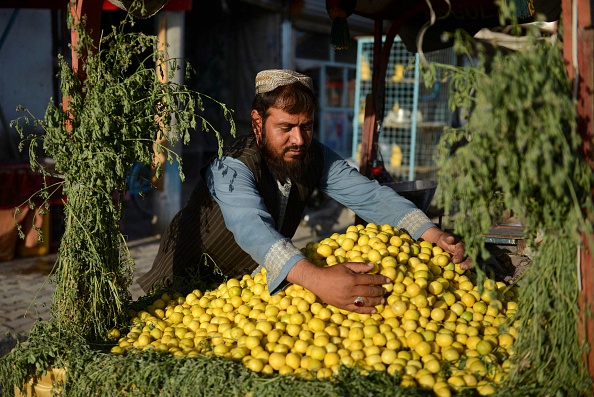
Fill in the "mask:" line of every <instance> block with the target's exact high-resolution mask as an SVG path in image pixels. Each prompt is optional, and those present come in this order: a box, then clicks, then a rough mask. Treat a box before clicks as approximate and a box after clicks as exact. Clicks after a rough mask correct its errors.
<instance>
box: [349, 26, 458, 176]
mask: <svg viewBox="0 0 594 397" xmlns="http://www.w3.org/2000/svg"><path fill="white" fill-rule="evenodd" d="M425 57H426V58H427V60H428V61H429V62H436V63H442V64H454V62H455V53H454V51H453V50H452V49H451V48H448V49H444V50H438V51H432V52H429V53H426V54H425ZM357 62H358V67H357V80H356V88H355V112H354V113H355V114H354V120H353V154H352V156H353V158H355V159H357V160H358V161H359V163H360V159H359V155H360V147H361V146H360V145H361V137H362V129H363V118H364V114H365V98H366V96H367V94H369V93H371V77H372V73H371V66H372V62H373V38H372V37H363V38H359V39H358V40H357ZM419 62H420V60H419V55H418V54H415V53H412V52H409V51H408V50H407V49H406V47H405V45H404V44H403V43H402V42H401V41H400V38H398V37H396V40H395V42H394V44H393V46H392V50H391V52H390V57H389V60H388V66H387V73H386V88H385V92H384V95H385V107H384V119H383V120H381V132H380V135H379V138H378V145H379V151H378V156H379V158H380V159H381V160H383V161H384V166H385V167H386V170H387V171H388V172H389V173H390V174H391V176H392V178H393V179H394V180H395V181H413V180H435V179H436V171H437V170H436V167H435V162H434V160H433V155H434V152H435V147H436V146H437V143H438V142H439V138H440V136H441V133H442V132H443V129H444V127H446V126H449V125H450V124H451V121H452V112H451V111H450V110H449V108H448V96H449V86H448V81H447V80H443V79H442V78H440V77H438V79H437V82H436V84H435V85H434V86H433V87H430V88H427V87H425V84H424V82H423V81H422V80H421V79H420V76H419Z"/></svg>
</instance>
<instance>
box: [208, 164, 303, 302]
mask: <svg viewBox="0 0 594 397" xmlns="http://www.w3.org/2000/svg"><path fill="white" fill-rule="evenodd" d="M205 178H206V181H207V184H208V186H209V189H210V192H211V195H212V196H213V198H214V199H215V200H216V201H217V203H218V204H219V206H220V208H221V211H222V213H223V217H224V218H225V226H226V227H227V228H228V229H229V230H230V231H231V232H232V233H233V237H234V239H235V242H236V243H237V244H238V245H239V246H240V247H241V248H242V249H243V250H244V251H245V252H247V253H248V254H250V256H251V257H252V259H254V261H255V262H257V263H258V264H259V265H260V267H258V269H257V270H256V271H259V270H260V269H261V268H262V267H265V268H266V270H267V281H268V288H269V290H270V292H271V293H274V292H275V291H276V290H278V288H279V286H281V283H282V282H283V281H284V280H285V278H286V276H287V274H288V272H289V270H290V268H291V267H292V266H293V265H294V264H295V263H296V262H297V261H299V260H301V259H303V258H305V256H304V255H303V254H302V253H301V251H300V250H299V249H298V248H297V247H295V246H294V245H293V243H292V242H291V240H290V239H289V238H286V237H285V236H283V235H282V234H280V233H279V232H278V231H277V230H276V225H275V222H274V219H273V218H272V216H271V215H270V213H269V212H268V209H267V208H266V206H265V204H264V201H263V199H262V197H261V196H260V193H259V192H258V189H257V186H256V181H255V179H254V175H253V174H252V172H251V171H250V170H249V169H248V168H247V166H246V165H245V164H244V163H242V162H241V161H239V160H236V159H233V158H230V157H224V158H222V159H216V160H215V161H213V163H212V164H211V165H210V166H209V167H208V168H207V170H206V172H205Z"/></svg>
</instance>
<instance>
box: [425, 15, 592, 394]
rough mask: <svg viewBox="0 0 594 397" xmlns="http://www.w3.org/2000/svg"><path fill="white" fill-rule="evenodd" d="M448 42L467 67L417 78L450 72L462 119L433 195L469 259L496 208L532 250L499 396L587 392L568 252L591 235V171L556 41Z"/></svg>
mask: <svg viewBox="0 0 594 397" xmlns="http://www.w3.org/2000/svg"><path fill="white" fill-rule="evenodd" d="M500 6H501V10H502V11H501V12H502V13H501V18H502V21H505V22H506V23H511V24H512V25H513V26H514V29H513V32H514V33H516V34H517V33H519V32H520V29H519V27H518V26H517V23H516V21H514V19H513V13H512V12H511V11H510V10H509V9H508V8H507V7H505V5H503V4H500ZM455 38H456V45H455V49H456V51H457V52H458V53H459V54H461V55H466V56H468V59H467V61H468V62H469V64H470V66H468V67H464V68H457V67H447V66H446V65H435V64H434V65H430V69H427V70H426V71H425V72H426V73H425V76H426V77H427V81H429V82H431V81H432V80H433V79H434V78H435V76H436V75H437V74H438V73H446V74H448V77H449V78H450V81H451V82H452V83H451V90H452V95H451V98H450V105H451V107H452V109H456V108H458V109H461V110H462V112H463V113H466V114H469V117H468V119H467V122H466V123H465V125H463V126H462V127H460V128H455V129H454V128H453V129H447V130H446V131H445V132H444V134H443V136H442V139H441V141H440V144H439V146H438V152H437V154H436V164H437V166H438V169H439V175H438V178H439V186H440V189H438V193H437V197H438V199H439V200H440V201H441V203H442V204H443V206H444V208H445V211H446V213H447V214H449V215H450V216H451V218H452V219H453V225H454V231H455V233H457V234H458V235H460V236H461V237H462V239H463V240H464V241H465V243H466V247H467V252H468V254H469V255H470V256H471V257H472V258H474V259H477V258H479V257H487V256H488V255H489V254H488V251H487V250H486V249H485V239H484V235H485V234H487V233H488V231H489V228H490V227H491V226H492V225H494V224H496V223H497V222H498V221H499V220H500V219H501V217H502V214H503V212H504V211H512V213H513V214H514V215H515V216H517V217H518V218H519V219H521V221H522V223H523V225H524V227H525V229H524V235H525V239H526V241H527V243H528V244H529V245H530V247H531V249H532V250H533V252H534V256H533V258H532V261H531V264H530V266H529V267H528V269H527V270H526V271H525V273H524V275H523V276H522V277H521V278H520V280H519V281H518V284H519V285H520V293H521V296H520V305H519V307H520V310H519V311H518V313H517V319H518V325H519V329H520V335H519V337H518V340H517V342H516V344H515V345H514V347H515V349H516V351H517V355H516V356H515V361H516V365H515V366H514V369H513V371H512V373H511V376H510V379H509V384H508V385H507V386H508V388H506V389H505V390H515V391H516V392H517V393H520V394H521V395H532V394H534V395H542V394H543V393H546V394H547V395H556V393H561V395H578V394H581V393H586V391H587V390H588V387H590V384H591V381H592V380H591V379H589V376H588V375H587V372H586V371H585V368H584V363H583V360H582V352H583V350H584V349H586V348H587V346H586V345H585V342H584V341H582V340H578V329H577V327H578V307H577V296H578V292H579V289H578V288H579V287H578V274H577V272H576V269H577V268H578V267H577V265H576V256H577V255H576V252H577V247H578V244H579V243H580V236H581V233H582V232H586V233H588V234H591V232H592V230H591V223H589V222H588V218H587V217H588V214H592V196H591V191H592V190H591V188H592V186H593V181H594V180H593V177H594V174H593V173H592V170H591V169H590V167H589V166H588V164H587V163H586V161H585V160H584V159H583V158H582V157H581V156H580V147H581V143H582V142H581V139H580V135H579V134H578V131H577V129H576V117H577V113H576V101H575V100H574V98H573V97H572V95H571V94H572V91H571V86H570V81H569V79H568V76H567V73H566V68H565V65H564V62H563V56H562V43H561V42H560V41H559V40H555V39H553V38H549V39H548V40H544V38H543V37H542V35H541V34H540V33H539V31H538V29H536V27H533V28H528V31H527V32H526V33H525V40H526V41H525V45H524V46H523V47H522V49H521V50H519V51H509V50H505V49H502V48H498V47H495V48H493V49H491V51H487V50H486V48H485V47H484V46H482V45H481V44H478V43H476V42H475V41H474V40H473V39H472V38H470V37H468V36H467V35H465V34H464V33H462V32H458V33H457V34H456V37H455ZM440 66H441V67H442V68H441V69H440ZM478 272H479V273H480V274H481V275H484V273H482V272H481V271H480V269H479V270H478ZM479 284H480V283H479ZM522 393H524V394H522ZM557 395H558V394H557Z"/></svg>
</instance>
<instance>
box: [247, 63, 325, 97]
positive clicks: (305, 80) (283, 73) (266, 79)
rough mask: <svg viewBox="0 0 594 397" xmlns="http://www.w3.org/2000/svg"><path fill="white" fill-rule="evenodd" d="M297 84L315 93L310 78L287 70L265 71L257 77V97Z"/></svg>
mask: <svg viewBox="0 0 594 397" xmlns="http://www.w3.org/2000/svg"><path fill="white" fill-rule="evenodd" d="M297 82H299V83H301V84H303V85H304V86H306V87H307V88H309V89H310V90H311V91H312V92H313V90H314V89H313V82H312V80H311V77H309V76H306V75H304V74H301V73H297V72H295V71H292V70H286V69H270V70H263V71H261V72H259V73H258V74H257V75H256V95H257V94H262V93H264V92H269V91H272V90H274V89H275V88H278V87H281V86H284V85H289V84H293V83H297Z"/></svg>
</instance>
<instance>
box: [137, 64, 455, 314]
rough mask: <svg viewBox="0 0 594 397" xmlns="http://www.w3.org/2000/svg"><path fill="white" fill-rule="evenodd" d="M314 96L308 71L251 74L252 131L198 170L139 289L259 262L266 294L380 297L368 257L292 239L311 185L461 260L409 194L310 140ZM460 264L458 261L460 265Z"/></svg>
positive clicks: (231, 272)
mask: <svg viewBox="0 0 594 397" xmlns="http://www.w3.org/2000/svg"><path fill="white" fill-rule="evenodd" d="M315 109H316V97H315V93H314V89H313V84H312V81H311V79H310V78H309V77H307V76H305V75H303V74H299V73H296V72H294V71H290V70H265V71H262V72H260V73H258V74H257V76H256V96H255V98H254V101H253V103H252V112H251V118H252V131H253V134H249V135H246V136H242V137H239V138H237V140H236V141H235V142H233V144H232V145H230V146H229V147H227V148H225V151H224V152H225V153H224V156H223V157H222V158H216V159H214V160H213V161H212V162H211V163H210V164H209V165H208V166H207V167H205V168H204V169H203V171H202V180H201V181H200V182H199V183H198V185H197V187H196V188H195V190H194V191H193V193H192V195H191V197H190V199H189V201H188V203H187V204H186V206H185V207H184V208H183V209H182V210H181V211H180V212H179V213H178V214H177V215H176V216H175V218H174V219H173V221H172V222H171V224H170V225H169V227H168V228H167V230H166V232H165V233H164V235H163V238H162V242H161V246H160V248H159V253H158V254H157V257H156V258H155V262H154V264H153V269H151V271H150V272H149V273H147V274H146V275H145V276H143V277H141V278H140V280H139V282H140V284H141V286H142V287H143V288H144V289H145V291H146V290H148V289H149V288H150V287H151V286H153V285H155V284H156V283H159V282H163V281H165V282H171V281H172V280H173V278H174V277H184V275H185V274H186V272H187V270H188V269H192V270H193V271H194V272H198V273H199V276H200V277H201V278H211V279H212V280H213V281H220V280H222V276H223V275H224V276H227V277H239V278H240V277H241V276H243V275H244V274H253V273H256V272H259V271H260V270H261V268H263V267H264V268H266V271H267V273H266V274H267V276H266V277H267V282H268V288H269V290H270V293H271V294H274V293H275V292H278V291H280V290H281V289H282V288H284V286H285V285H286V284H287V283H295V284H299V285H301V286H303V287H305V288H307V289H309V290H310V291H312V292H313V293H315V294H316V295H317V296H318V297H319V298H320V299H321V300H323V301H324V302H326V303H328V304H332V305H334V306H336V307H339V308H342V309H346V310H351V311H356V312H359V313H374V312H375V308H374V306H376V305H379V304H382V303H384V295H385V294H386V290H385V289H384V288H383V287H382V284H386V283H388V282H390V280H389V279H388V278H386V277H385V276H382V275H378V274H366V272H367V271H369V270H371V268H372V265H370V264H363V263H342V264H339V265H335V266H331V267H325V268H321V267H318V266H316V265H314V264H313V263H311V262H310V261H309V260H307V259H306V258H305V256H304V255H303V254H302V253H301V252H300V251H299V249H298V248H297V247H295V246H294V245H293V244H292V242H291V237H292V236H293V235H294V233H295V231H296V230H297V227H298V225H299V222H300V220H301V217H302V215H303V210H304V208H305V205H306V203H307V200H308V198H309V197H310V196H311V194H312V192H313V191H314V189H315V188H318V189H320V190H321V191H323V192H325V193H327V194H328V195H329V196H330V197H332V198H334V199H335V200H337V201H338V202H340V203H341V204H343V205H345V206H347V207H349V208H350V209H352V210H353V211H354V212H355V213H357V214H358V215H359V216H360V217H361V218H362V219H365V220H367V221H368V222H374V223H377V224H385V223H388V224H391V225H394V226H396V227H398V228H401V229H405V230H406V231H407V232H408V233H409V234H410V235H411V236H412V237H413V238H414V239H419V238H422V239H424V240H427V241H430V242H432V243H434V244H437V245H439V246H440V247H442V248H443V249H444V250H446V251H447V252H450V253H452V254H453V260H454V262H456V263H459V262H462V261H463V260H464V245H463V244H462V243H461V242H458V241H457V240H456V239H455V238H454V236H452V235H450V234H448V233H445V232H443V231H441V230H440V229H438V228H437V227H436V226H435V225H434V224H433V223H432V222H431V221H430V220H429V218H427V216H426V215H425V214H424V213H423V212H422V211H421V210H419V209H418V208H416V207H415V206H414V204H412V203H411V202H410V201H408V200H406V199H404V198H403V197H400V196H399V195H398V194H396V193H395V192H394V191H393V190H392V189H390V188H389V187H386V186H380V185H379V184H378V183H377V182H376V181H372V180H370V179H368V178H366V177H365V176H363V175H361V174H360V173H359V172H358V171H357V170H356V169H354V168H352V167H350V166H349V165H348V164H347V162H346V161H345V160H344V159H342V158H340V157H339V156H338V155H337V154H336V153H335V152H333V151H332V150H330V149H329V148H328V147H326V146H324V145H322V144H321V143H320V142H318V141H316V140H315V139H313V124H314V113H315ZM465 266H466V263H465Z"/></svg>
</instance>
